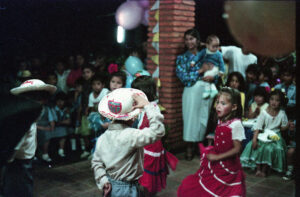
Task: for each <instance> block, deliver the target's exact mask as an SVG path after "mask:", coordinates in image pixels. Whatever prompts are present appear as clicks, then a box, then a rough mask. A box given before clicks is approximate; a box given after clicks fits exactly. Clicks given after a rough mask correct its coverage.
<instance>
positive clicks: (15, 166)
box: [3, 159, 33, 197]
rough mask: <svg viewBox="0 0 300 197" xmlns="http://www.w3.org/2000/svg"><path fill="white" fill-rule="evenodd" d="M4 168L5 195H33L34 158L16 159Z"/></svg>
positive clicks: (31, 196) (18, 196)
mask: <svg viewBox="0 0 300 197" xmlns="http://www.w3.org/2000/svg"><path fill="white" fill-rule="evenodd" d="M4 168H5V169H4V174H3V195H4V196H5V197H6V196H7V197H33V177H32V160H31V159H28V160H19V159H15V160H14V161H13V162H11V163H8V164H7V165H6V166H5V167H4Z"/></svg>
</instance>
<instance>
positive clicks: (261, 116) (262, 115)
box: [252, 110, 267, 131]
mask: <svg viewBox="0 0 300 197" xmlns="http://www.w3.org/2000/svg"><path fill="white" fill-rule="evenodd" d="M265 113H267V112H266V111H265V110H263V111H262V112H261V113H260V114H259V115H258V117H257V121H256V123H255V124H254V126H253V128H252V130H253V131H255V130H260V131H262V130H263V126H264V122H265Z"/></svg>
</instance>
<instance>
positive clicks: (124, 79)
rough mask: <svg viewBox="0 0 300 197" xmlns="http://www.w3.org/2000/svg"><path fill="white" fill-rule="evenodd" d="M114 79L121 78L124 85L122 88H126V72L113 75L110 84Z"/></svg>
mask: <svg viewBox="0 0 300 197" xmlns="http://www.w3.org/2000/svg"><path fill="white" fill-rule="evenodd" d="M113 77H120V78H121V80H122V84H123V85H122V87H124V86H125V85H126V79H127V76H126V73H125V72H123V71H118V72H114V73H112V74H111V76H110V79H109V82H110V81H111V79H112V78H113Z"/></svg>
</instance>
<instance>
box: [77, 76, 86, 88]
mask: <svg viewBox="0 0 300 197" xmlns="http://www.w3.org/2000/svg"><path fill="white" fill-rule="evenodd" d="M84 83H85V80H84V79H83V77H79V78H78V79H77V80H76V81H75V86H78V85H81V86H83V84H84Z"/></svg>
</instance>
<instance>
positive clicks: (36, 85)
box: [10, 79, 56, 95]
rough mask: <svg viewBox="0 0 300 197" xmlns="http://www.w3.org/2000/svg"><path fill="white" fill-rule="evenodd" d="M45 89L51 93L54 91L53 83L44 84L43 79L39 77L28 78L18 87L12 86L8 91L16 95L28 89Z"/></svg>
mask: <svg viewBox="0 0 300 197" xmlns="http://www.w3.org/2000/svg"><path fill="white" fill-rule="evenodd" d="M42 90H44V91H47V92H49V93H50V94H53V93H54V92H55V91H56V87H55V86H54V85H49V84H45V83H44V82H43V81H41V80H39V79H30V80H27V81H25V82H23V83H22V84H21V85H20V86H19V87H16V88H13V89H11V90H10V92H11V93H12V94H13V95H18V94H21V93H24V92H29V91H42Z"/></svg>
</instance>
